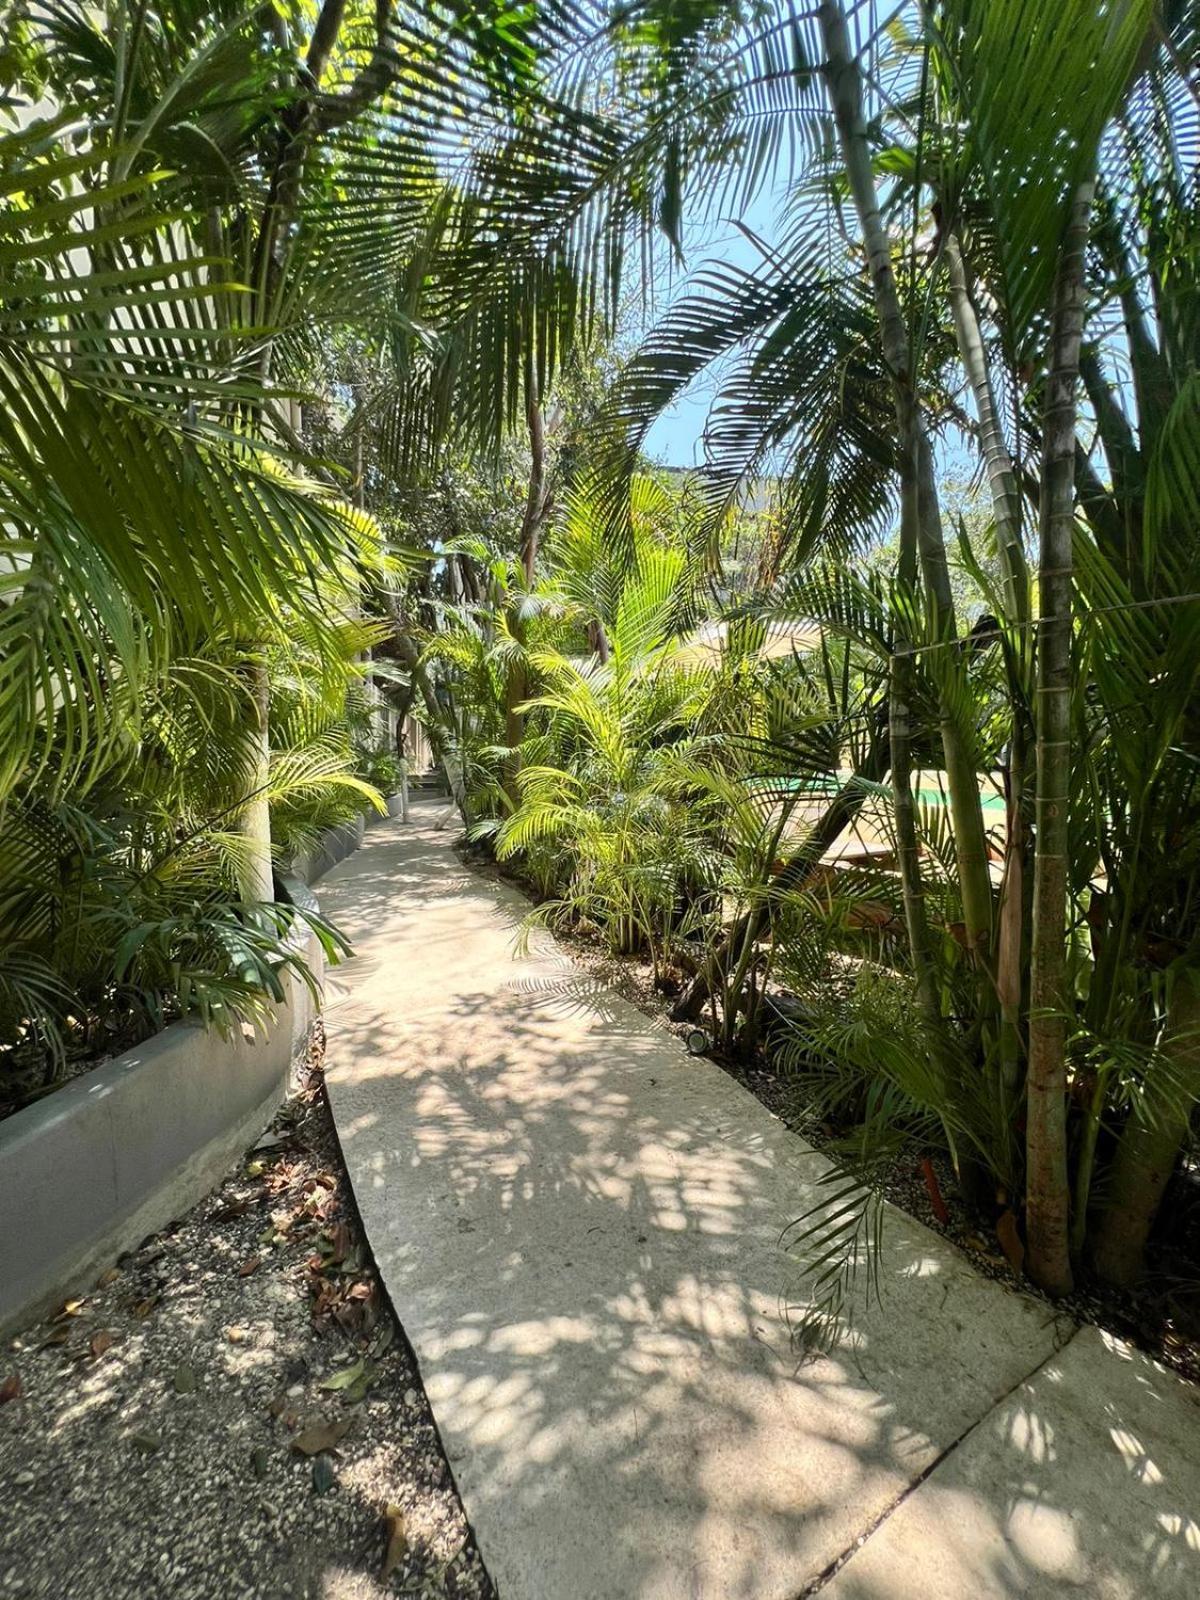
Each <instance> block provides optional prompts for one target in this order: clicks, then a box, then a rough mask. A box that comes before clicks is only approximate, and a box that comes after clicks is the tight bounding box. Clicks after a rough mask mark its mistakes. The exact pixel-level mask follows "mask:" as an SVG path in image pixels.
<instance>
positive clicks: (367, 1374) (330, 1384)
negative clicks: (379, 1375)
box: [317, 1357, 377, 1405]
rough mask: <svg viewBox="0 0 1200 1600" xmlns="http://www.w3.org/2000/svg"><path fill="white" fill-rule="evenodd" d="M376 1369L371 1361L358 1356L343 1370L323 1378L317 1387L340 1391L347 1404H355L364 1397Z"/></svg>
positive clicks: (373, 1378) (373, 1379) (335, 1392)
mask: <svg viewBox="0 0 1200 1600" xmlns="http://www.w3.org/2000/svg"><path fill="white" fill-rule="evenodd" d="M376 1370H377V1369H376V1367H375V1365H374V1363H373V1362H370V1361H365V1360H363V1359H362V1358H361V1357H360V1358H359V1359H358V1360H357V1361H355V1362H354V1363H353V1365H351V1366H349V1367H346V1368H345V1369H344V1370H343V1371H341V1372H335V1373H334V1374H333V1376H332V1377H330V1378H325V1379H323V1380H322V1382H321V1383H319V1384H318V1385H317V1387H318V1388H319V1389H324V1390H326V1391H328V1392H330V1393H334V1394H337V1393H340V1394H341V1396H342V1399H343V1400H344V1401H345V1402H346V1404H347V1405H357V1404H358V1402H359V1401H360V1400H365V1399H366V1397H367V1391H368V1390H369V1389H370V1387H371V1385H372V1383H374V1381H375V1374H376Z"/></svg>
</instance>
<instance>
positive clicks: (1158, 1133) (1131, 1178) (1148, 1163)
mask: <svg viewBox="0 0 1200 1600" xmlns="http://www.w3.org/2000/svg"><path fill="white" fill-rule="evenodd" d="M1164 1034H1165V1037H1164V1041H1163V1046H1162V1053H1163V1056H1164V1058H1165V1059H1164V1062H1163V1063H1162V1065H1160V1066H1158V1067H1157V1068H1156V1069H1155V1072H1154V1076H1153V1077H1152V1078H1151V1079H1149V1081H1148V1082H1147V1086H1146V1090H1145V1093H1146V1097H1147V1101H1148V1102H1149V1103H1148V1105H1147V1107H1146V1109H1145V1111H1144V1113H1143V1114H1142V1115H1141V1116H1131V1117H1130V1120H1129V1122H1128V1123H1127V1124H1126V1126H1125V1130H1124V1132H1123V1133H1122V1135H1121V1142H1120V1144H1119V1145H1118V1147H1117V1154H1116V1159H1115V1160H1114V1162H1113V1169H1112V1183H1111V1186H1110V1190H1109V1193H1108V1196H1107V1200H1106V1204H1105V1210H1104V1216H1103V1218H1102V1219H1101V1222H1100V1225H1099V1228H1098V1230H1097V1236H1096V1243H1095V1248H1094V1250H1093V1253H1092V1258H1093V1263H1094V1265H1095V1267H1096V1269H1097V1271H1098V1272H1100V1273H1101V1275H1102V1276H1103V1277H1105V1278H1107V1279H1108V1281H1109V1282H1110V1283H1119V1284H1129V1283H1132V1282H1133V1281H1134V1280H1135V1279H1136V1278H1137V1276H1138V1273H1139V1272H1140V1270H1141V1266H1142V1253H1143V1251H1144V1249H1145V1246H1146V1240H1147V1239H1148V1238H1149V1236H1150V1229H1151V1227H1152V1226H1153V1223H1154V1219H1155V1217H1156V1216H1157V1214H1158V1209H1159V1206H1160V1205H1161V1204H1162V1198H1163V1195H1164V1193H1165V1192H1166V1187H1167V1183H1168V1181H1169V1179H1170V1177H1171V1174H1172V1172H1173V1171H1174V1170H1175V1162H1176V1160H1177V1158H1178V1156H1179V1150H1180V1146H1181V1145H1182V1144H1183V1141H1184V1139H1185V1138H1186V1137H1187V1133H1188V1125H1189V1122H1190V1120H1191V1111H1192V1107H1193V1106H1194V1105H1195V1103H1196V1101H1197V1099H1198V1098H1200V977H1198V976H1197V974H1196V972H1195V971H1194V970H1189V969H1186V968H1185V969H1184V970H1183V971H1182V972H1180V973H1179V974H1178V975H1177V976H1176V978H1175V981H1174V984H1173V986H1172V993H1171V1001H1170V1007H1169V1010H1168V1014H1167V1022H1166V1027H1165V1030H1164Z"/></svg>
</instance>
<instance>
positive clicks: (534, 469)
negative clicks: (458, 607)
mask: <svg viewBox="0 0 1200 1600" xmlns="http://www.w3.org/2000/svg"><path fill="white" fill-rule="evenodd" d="M525 427H526V430H527V432H528V435H529V487H528V491H527V493H526V497H525V511H524V514H523V516H522V518H521V541H520V551H519V559H520V563H521V575H522V578H523V580H524V582H523V587H522V594H529V593H530V591H531V590H532V589H533V580H534V574H535V572H536V569H537V558H538V550H539V548H540V546H541V542H542V530H543V527H544V525H545V521H546V517H547V514H548V512H549V509H550V490H549V484H548V481H547V474H546V417H545V413H544V411H543V409H542V396H541V391H540V388H539V386H538V380H537V370H536V365H535V362H534V352H533V345H532V342H531V341H530V340H528V339H527V341H526V347H525ZM508 628H509V632H510V633H511V634H512V637H513V640H514V642H515V643H516V645H517V646H518V647H519V650H518V652H517V653H514V656H513V658H512V660H511V661H510V662H509V663H508V667H507V670H506V672H505V682H504V742H505V744H506V746H507V747H508V751H509V754H508V756H507V758H506V759H505V763H504V775H503V785H504V793H505V795H506V796H507V798H508V802H509V805H510V806H511V807H512V809H513V810H514V811H515V810H516V808H517V806H518V805H519V804H520V799H521V796H520V793H519V791H518V789H517V773H518V772H519V771H520V770H521V752H520V748H519V747H520V744H521V740H522V739H523V738H524V737H525V715H524V713H523V712H522V710H521V709H520V708H521V706H522V705H523V704H524V702H525V701H526V699H527V698H528V696H529V675H528V673H527V671H526V667H525V651H524V645H525V631H526V630H525V619H524V617H523V616H522V614H521V596H519V595H518V596H516V597H514V598H513V599H512V600H511V601H510V604H509V610H508Z"/></svg>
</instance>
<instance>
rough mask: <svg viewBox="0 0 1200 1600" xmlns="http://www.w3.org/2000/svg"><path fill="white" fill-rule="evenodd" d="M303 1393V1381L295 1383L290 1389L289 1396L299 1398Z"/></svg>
mask: <svg viewBox="0 0 1200 1600" xmlns="http://www.w3.org/2000/svg"><path fill="white" fill-rule="evenodd" d="M303 1393H304V1385H303V1384H302V1383H293V1384H292V1385H291V1386H290V1387H289V1389H288V1398H289V1399H290V1400H297V1399H299V1397H300V1396H301V1395H302V1394H303Z"/></svg>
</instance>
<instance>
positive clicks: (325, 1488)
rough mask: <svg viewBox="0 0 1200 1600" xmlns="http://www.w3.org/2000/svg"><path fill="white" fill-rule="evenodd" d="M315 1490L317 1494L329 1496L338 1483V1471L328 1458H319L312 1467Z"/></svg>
mask: <svg viewBox="0 0 1200 1600" xmlns="http://www.w3.org/2000/svg"><path fill="white" fill-rule="evenodd" d="M312 1480H313V1488H314V1489H315V1491H316V1492H317V1494H328V1493H329V1491H330V1489H332V1488H333V1486H334V1484H335V1483H336V1482H337V1471H336V1470H335V1468H334V1465H333V1462H332V1461H330V1459H329V1457H328V1456H318V1457H317V1459H316V1460H315V1461H314V1462H313V1465H312Z"/></svg>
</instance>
